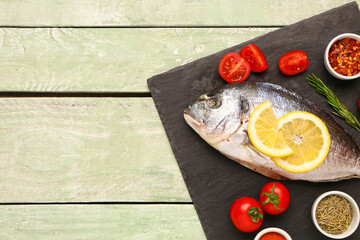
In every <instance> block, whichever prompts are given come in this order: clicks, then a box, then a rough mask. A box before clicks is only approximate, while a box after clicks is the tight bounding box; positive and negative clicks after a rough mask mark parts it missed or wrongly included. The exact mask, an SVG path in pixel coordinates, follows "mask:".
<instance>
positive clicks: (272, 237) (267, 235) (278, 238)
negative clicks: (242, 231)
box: [254, 227, 292, 240]
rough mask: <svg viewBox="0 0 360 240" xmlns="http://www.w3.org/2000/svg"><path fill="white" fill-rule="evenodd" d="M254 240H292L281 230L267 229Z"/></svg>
mask: <svg viewBox="0 0 360 240" xmlns="http://www.w3.org/2000/svg"><path fill="white" fill-rule="evenodd" d="M254 240H292V239H291V237H290V235H289V234H288V233H287V232H285V231H284V230H282V229H281V228H276V227H269V228H265V229H263V230H261V231H260V232H259V233H258V234H257V235H256V237H255V239H254Z"/></svg>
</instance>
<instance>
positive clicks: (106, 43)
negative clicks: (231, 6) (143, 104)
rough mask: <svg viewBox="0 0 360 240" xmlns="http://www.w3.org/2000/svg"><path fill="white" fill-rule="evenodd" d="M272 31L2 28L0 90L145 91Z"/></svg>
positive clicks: (0, 36) (0, 31)
mask: <svg viewBox="0 0 360 240" xmlns="http://www.w3.org/2000/svg"><path fill="white" fill-rule="evenodd" d="M0 9H1V7H0ZM272 30H274V29H273V28H265V29H264V28H260V29H257V28H256V29H251V28H250V29H242V28H240V29H238V28H229V29H228V28H225V29H218V28H200V29H199V28H198V29H192V28H191V29H178V28H175V29H174V28H171V29H164V28H152V29H134V28H131V29H127V28H126V29H113V28H105V29H98V28H91V29H79V28H46V29H43V28H35V29H33V28H29V29H27V28H26V29H24V28H15V29H13V28H2V29H1V28H0V73H1V74H0V91H38V92H39V91H41V92H44V91H45V92H46V91H47V92H148V91H149V90H148V87H147V84H146V80H147V79H148V78H150V77H151V76H153V75H155V74H158V73H161V72H164V71H167V70H170V69H171V68H174V67H176V66H179V65H182V64H186V63H189V62H191V61H193V60H195V59H198V58H201V57H205V56H207V55H209V54H212V53H215V52H217V51H220V50H222V49H224V48H227V47H231V46H233V45H235V44H238V43H241V42H244V41H246V40H249V39H252V38H254V37H257V36H260V35H262V34H265V33H267V32H269V31H272Z"/></svg>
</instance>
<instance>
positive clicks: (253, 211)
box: [248, 207, 264, 223]
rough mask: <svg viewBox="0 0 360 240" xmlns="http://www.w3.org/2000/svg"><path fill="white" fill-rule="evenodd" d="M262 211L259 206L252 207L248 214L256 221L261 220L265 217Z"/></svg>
mask: <svg viewBox="0 0 360 240" xmlns="http://www.w3.org/2000/svg"><path fill="white" fill-rule="evenodd" d="M260 211H261V209H260V208H258V207H252V208H250V209H249V211H248V215H249V217H251V220H252V221H253V222H254V223H257V222H259V221H260V219H262V218H263V217H264V216H263V215H262V213H261V212H260Z"/></svg>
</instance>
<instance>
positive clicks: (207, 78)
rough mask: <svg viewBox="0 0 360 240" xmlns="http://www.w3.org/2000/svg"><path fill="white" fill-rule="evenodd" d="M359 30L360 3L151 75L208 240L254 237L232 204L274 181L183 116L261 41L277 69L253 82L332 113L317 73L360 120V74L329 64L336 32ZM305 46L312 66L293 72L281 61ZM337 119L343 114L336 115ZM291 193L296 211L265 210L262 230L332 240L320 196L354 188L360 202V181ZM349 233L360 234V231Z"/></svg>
mask: <svg viewBox="0 0 360 240" xmlns="http://www.w3.org/2000/svg"><path fill="white" fill-rule="evenodd" d="M345 32H353V33H357V34H360V13H359V8H358V5H357V4H356V3H355V2H353V3H349V4H346V5H344V6H341V7H339V8H335V9H332V10H330V11H327V12H325V13H322V14H320V15H317V16H314V17H311V18H309V19H306V20H303V21H300V22H298V23H295V24H292V25H290V26H287V27H283V28H281V29H279V30H276V31H273V32H270V33H268V34H266V35H263V36H261V37H258V38H255V39H253V40H251V41H248V42H245V43H241V44H239V45H236V46H234V47H231V48H229V49H225V50H223V51H221V52H218V53H215V54H213V55H210V56H208V57H204V58H201V59H199V60H196V61H194V62H191V63H189V64H186V65H183V66H180V67H177V68H175V69H172V70H170V71H168V72H166V73H162V74H159V75H157V76H154V77H152V78H150V79H149V80H148V86H149V89H150V91H151V95H152V97H153V99H154V101H155V104H156V107H157V109H158V112H159V115H160V117H161V120H162V123H163V125H164V128H165V130H166V133H167V136H168V138H169V140H170V144H171V147H172V149H173V152H174V154H175V157H176V160H177V162H178V164H179V167H180V170H181V172H182V175H183V177H184V180H185V183H186V185H187V188H188V190H189V193H190V196H191V198H192V200H193V203H194V205H195V208H196V211H197V213H198V215H199V218H200V221H201V223H202V226H203V229H204V231H205V234H206V236H207V238H208V239H212V240H215V239H216V240H218V239H219V240H222V239H226V240H232V239H234V240H235V239H236V240H240V239H244V240H245V239H247V240H250V239H253V238H254V237H255V235H256V233H257V232H258V231H259V230H258V231H256V232H255V233H251V234H247V233H242V232H240V231H238V230H237V229H236V228H235V227H234V226H233V225H232V223H231V220H230V217H229V209H230V206H231V204H232V203H233V202H234V201H235V200H236V199H237V198H239V197H244V196H250V197H254V198H257V199H258V197H259V191H260V189H261V188H262V186H263V185H265V184H266V183H268V182H270V181H272V180H271V179H270V178H267V177H264V176H262V175H260V174H258V173H256V172H253V171H251V170H249V169H247V168H245V167H243V166H241V165H240V164H238V163H236V162H234V161H231V160H230V159H228V158H226V157H225V156H223V155H222V154H220V153H219V152H217V151H216V150H215V149H213V148H212V147H211V146H210V145H208V144H207V143H206V142H205V141H204V140H202V139H201V138H200V137H199V136H198V135H197V134H196V133H195V132H194V131H193V130H192V129H191V128H190V127H189V126H188V125H187V124H186V122H185V120H184V119H183V110H184V108H185V107H187V106H188V105H189V104H190V103H191V102H193V101H194V100H196V99H197V98H198V96H200V94H202V93H205V92H207V91H208V90H210V89H212V88H214V87H216V86H220V85H223V84H225V82H224V81H223V80H222V79H221V78H220V76H219V74H218V72H217V67H218V63H219V62H220V59H221V58H222V56H223V55H225V54H226V53H228V52H232V51H234V52H239V51H240V49H241V48H242V47H244V46H246V45H248V44H250V43H254V44H256V45H258V46H259V48H260V49H261V50H262V51H263V53H264V54H265V56H266V57H267V60H268V63H269V68H268V69H267V70H266V71H265V72H262V73H251V74H250V76H249V78H248V80H247V81H263V82H272V83H276V84H279V85H281V86H283V87H286V88H288V89H291V90H294V91H296V92H298V93H299V94H300V95H302V96H303V97H305V98H307V99H309V100H311V101H312V102H314V103H316V104H318V106H319V107H320V108H321V109H323V110H325V111H327V112H331V111H332V110H331V108H330V107H329V105H328V104H327V102H326V101H325V98H324V97H323V96H320V95H319V94H317V93H316V92H315V90H314V88H312V87H311V86H309V85H308V83H307V80H306V77H307V76H308V75H309V74H311V73H314V74H316V75H317V76H318V77H319V78H320V79H322V80H323V81H324V82H325V84H326V85H328V86H329V87H330V88H331V89H333V90H334V92H335V94H336V95H337V96H338V97H339V98H340V99H341V100H342V101H343V103H344V104H345V105H346V106H348V108H349V110H350V111H351V112H353V113H354V114H355V116H356V117H358V118H359V119H360V112H359V110H358V107H357V99H358V98H359V97H360V79H359V80H353V81H340V80H337V79H335V78H333V77H332V76H331V75H330V74H329V73H328V72H327V70H326V69H325V67H324V64H323V53H324V50H325V48H326V45H327V43H328V42H329V41H330V40H331V39H332V38H333V37H335V36H336V35H338V34H341V33H345ZM295 49H301V50H304V51H305V52H306V53H307V54H308V58H309V61H310V65H309V67H308V69H307V70H306V71H305V72H303V73H301V74H299V75H295V76H286V75H284V74H282V73H281V72H280V70H279V68H278V60H279V58H280V56H281V55H282V54H284V53H285V52H288V51H291V50H295ZM335 118H336V117H335ZM336 120H337V121H338V122H339V123H340V124H341V126H342V127H343V128H344V129H345V130H346V131H347V132H348V133H349V134H351V135H352V137H353V138H354V139H355V141H356V142H357V143H358V145H360V133H359V132H357V131H356V130H354V129H353V128H351V127H350V126H348V125H347V124H346V123H345V121H343V120H342V119H339V118H337V119H336ZM283 183H284V184H285V185H286V186H287V187H288V188H289V191H290V194H291V202H290V207H289V209H288V210H287V211H286V212H285V213H283V214H281V215H278V216H271V215H268V214H267V215H265V219H264V223H263V225H262V227H261V228H260V230H261V229H264V228H266V227H270V226H276V227H280V228H282V229H284V230H286V231H287V232H288V233H289V234H290V235H291V236H292V237H293V239H294V240H311V239H316V240H321V239H328V238H326V237H325V236H323V235H322V234H321V233H320V232H318V231H317V229H316V228H315V226H314V225H313V223H312V220H311V214H310V210H311V205H312V203H313V201H314V200H315V198H316V197H317V196H318V195H320V194H321V193H323V192H326V191H329V190H340V191H344V192H347V193H349V194H350V195H351V196H352V197H353V198H354V199H355V200H356V201H357V202H358V203H360V179H352V180H346V181H340V182H329V183H311V182H305V181H284V182H283ZM348 239H360V229H358V230H357V231H356V232H355V233H354V234H353V235H352V236H351V237H349V238H348Z"/></svg>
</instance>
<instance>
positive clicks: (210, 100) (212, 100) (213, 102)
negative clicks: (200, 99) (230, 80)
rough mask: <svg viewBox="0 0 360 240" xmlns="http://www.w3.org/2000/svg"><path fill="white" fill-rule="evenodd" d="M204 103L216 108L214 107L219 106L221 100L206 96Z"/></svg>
mask: <svg viewBox="0 0 360 240" xmlns="http://www.w3.org/2000/svg"><path fill="white" fill-rule="evenodd" d="M206 103H207V104H208V106H209V107H210V108H212V109H216V108H219V107H220V106H221V101H220V100H219V99H217V98H208V99H207V100H206Z"/></svg>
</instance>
